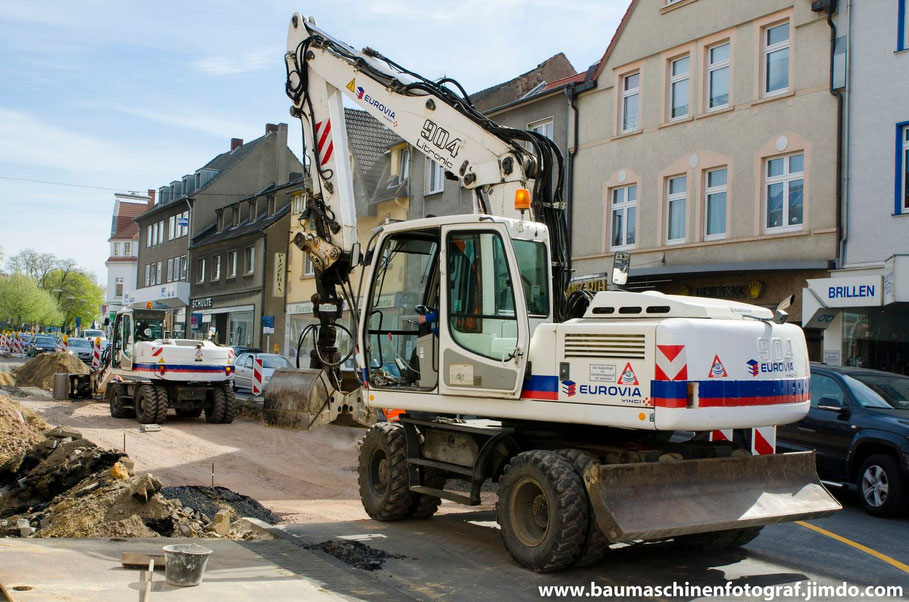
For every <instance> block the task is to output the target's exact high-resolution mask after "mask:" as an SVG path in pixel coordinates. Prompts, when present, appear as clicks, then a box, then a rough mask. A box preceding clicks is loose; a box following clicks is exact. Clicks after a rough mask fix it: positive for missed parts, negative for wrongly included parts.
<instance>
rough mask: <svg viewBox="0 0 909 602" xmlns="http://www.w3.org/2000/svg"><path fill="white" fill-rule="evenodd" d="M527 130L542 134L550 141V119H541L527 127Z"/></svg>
mask: <svg viewBox="0 0 909 602" xmlns="http://www.w3.org/2000/svg"><path fill="white" fill-rule="evenodd" d="M527 129H529V130H530V131H532V132H536V133H537V134H542V135H543V136H546V137H547V138H549V139H550V140H552V119H551V118H550V119H543V120H541V121H537V122H535V123H530V124H528V125H527Z"/></svg>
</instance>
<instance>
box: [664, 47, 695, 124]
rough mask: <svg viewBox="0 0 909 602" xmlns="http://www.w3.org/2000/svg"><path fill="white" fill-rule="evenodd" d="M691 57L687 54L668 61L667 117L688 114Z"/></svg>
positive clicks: (673, 117)
mask: <svg viewBox="0 0 909 602" xmlns="http://www.w3.org/2000/svg"><path fill="white" fill-rule="evenodd" d="M690 64H691V59H690V58H689V57H687V56H683V57H681V58H677V59H675V60H673V61H670V63H669V101H670V102H669V119H679V118H682V117H687V116H688V98H689V90H688V81H689V80H688V72H689V69H690Z"/></svg>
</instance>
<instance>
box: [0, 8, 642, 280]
mask: <svg viewBox="0 0 909 602" xmlns="http://www.w3.org/2000/svg"><path fill="white" fill-rule="evenodd" d="M131 4H132V5H133V6H130V5H131ZM625 7H626V0H599V1H597V0H584V1H571V0H569V1H567V2H566V1H564V0H562V1H556V0H520V1H518V0H462V1H460V2H457V3H447V2H445V3H442V2H438V3H433V2H430V1H426V0H422V1H411V0H386V1H382V0H375V1H372V2H361V1H353V2H324V1H323V2H315V3H309V4H307V3H305V2H300V1H299V0H295V1H285V0H272V1H260V2H248V1H247V2H231V1H226V2H170V1H167V0H164V1H158V2H143V3H129V2H107V1H103V2H102V1H89V0H86V1H81V2H64V1H45V2H40V3H33V2H4V3H0V208H2V213H0V215H2V220H0V246H2V248H3V252H4V254H5V255H6V256H7V257H8V256H9V255H11V254H14V253H16V252H18V251H19V250H21V249H23V248H26V247H34V248H36V249H38V250H41V251H50V252H53V253H55V254H57V255H59V256H64V257H72V258H74V259H76V260H77V261H78V262H79V263H80V264H81V265H82V266H84V267H85V268H87V269H88V270H89V271H92V272H94V273H95V274H96V276H97V277H98V278H99V280H102V281H103V280H104V279H105V278H106V272H105V267H104V260H105V259H106V258H107V254H108V243H107V238H108V236H109V235H110V216H111V211H112V208H113V202H114V197H113V195H114V191H113V190H96V189H92V188H77V187H63V186H53V185H47V184H38V183H32V182H21V181H16V180H10V179H3V178H24V179H31V180H49V181H54V182H64V183H68V184H76V185H81V186H92V187H101V188H111V189H116V190H118V191H124V192H125V191H130V190H133V191H139V192H144V191H145V190H146V189H148V188H155V189H157V188H158V187H159V186H162V185H164V184H167V183H169V182H170V181H171V180H174V179H178V178H180V177H182V176H183V175H184V174H187V173H192V172H193V171H195V170H196V169H197V168H198V167H201V166H202V165H203V164H205V163H206V162H207V161H208V160H209V159H211V158H212V157H214V156H215V155H217V154H218V153H221V152H223V151H225V150H227V149H228V145H229V140H230V138H232V137H238V138H243V139H245V140H251V139H253V138H256V137H258V136H260V135H262V134H263V133H264V127H265V123H266V122H279V121H283V122H288V123H289V124H290V133H289V136H288V137H289V140H290V141H291V142H290V144H291V148H292V149H293V150H294V152H296V153H297V154H298V155H299V153H300V143H299V140H300V126H299V123H298V122H296V120H291V119H290V116H289V115H288V107H289V100H288V99H287V97H286V96H285V95H284V90H283V86H284V64H283V53H284V47H285V41H286V35H287V24H288V21H289V19H290V16H291V15H292V14H293V12H294V11H299V12H301V13H302V14H304V15H313V16H315V17H316V19H317V22H318V24H319V26H320V27H322V28H323V29H325V30H326V31H327V32H329V33H331V34H332V35H333V36H335V37H337V38H340V39H342V40H344V41H346V42H348V43H349V44H351V45H352V46H355V47H357V48H362V47H364V46H370V47H373V48H376V49H377V50H379V51H381V52H383V53H384V54H386V55H388V56H390V57H391V58H393V59H395V60H396V61H397V62H399V63H401V64H403V65H405V66H407V67H408V68H411V69H413V70H415V71H417V72H419V73H422V74H423V75H425V76H427V77H439V76H442V75H447V76H451V77H454V78H455V79H457V80H459V81H460V82H461V83H462V84H463V85H464V87H465V88H466V89H467V90H468V91H476V90H480V89H482V88H485V87H487V86H490V85H493V84H495V83H498V82H500V81H504V80H507V79H510V78H511V77H514V76H515V75H517V74H519V73H522V72H524V71H527V70H529V69H532V68H533V67H534V66H535V65H537V64H538V63H539V62H541V61H543V60H545V59H546V58H548V57H550V56H552V55H554V54H556V53H558V52H564V53H565V54H566V55H567V56H568V58H569V59H570V60H571V62H572V64H573V65H574V66H575V68H576V69H578V70H579V71H580V70H583V69H586V68H587V66H589V65H590V64H591V63H593V62H595V61H596V60H598V59H599V58H600V56H601V55H602V53H603V51H604V50H605V48H606V45H607V44H608V42H609V39H610V38H611V36H612V34H613V32H614V31H615V28H616V26H617V24H618V22H619V20H620V19H621V16H622V13H623V12H624V10H625Z"/></svg>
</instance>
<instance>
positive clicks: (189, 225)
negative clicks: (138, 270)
mask: <svg viewBox="0 0 909 602" xmlns="http://www.w3.org/2000/svg"><path fill="white" fill-rule="evenodd" d="M185 200H186V284H187V285H188V286H189V288H190V289H192V284H190V282H191V281H192V276H191V275H190V274H192V265H193V263H192V257H191V256H190V254H189V248H190V247H191V246H192V244H193V222H192V219H193V213H194V211H193V205H192V202H191V201H192V200H193V199H192V197H190V196H187V197H186V199H185ZM181 276H182V274H181ZM138 277H139V275H138V274H136V278H138ZM187 295H188V296H187V298H186V309H184V310H183V313H184V316H183V338H185V339H188V338H189V335H190V333H191V332H192V330H191V328H190V324H192V316H193V314H192V311H193V309H192V295H191V294H190V293H187ZM201 328H202V325H201V324H199V329H200V330H201Z"/></svg>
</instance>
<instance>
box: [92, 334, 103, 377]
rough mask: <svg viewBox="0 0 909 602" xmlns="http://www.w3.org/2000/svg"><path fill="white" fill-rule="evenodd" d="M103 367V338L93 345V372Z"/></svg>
mask: <svg viewBox="0 0 909 602" xmlns="http://www.w3.org/2000/svg"><path fill="white" fill-rule="evenodd" d="M100 367H101V337H97V338H96V339H95V342H94V344H93V345H92V370H97V369H98V368H100Z"/></svg>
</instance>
